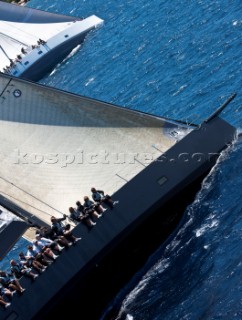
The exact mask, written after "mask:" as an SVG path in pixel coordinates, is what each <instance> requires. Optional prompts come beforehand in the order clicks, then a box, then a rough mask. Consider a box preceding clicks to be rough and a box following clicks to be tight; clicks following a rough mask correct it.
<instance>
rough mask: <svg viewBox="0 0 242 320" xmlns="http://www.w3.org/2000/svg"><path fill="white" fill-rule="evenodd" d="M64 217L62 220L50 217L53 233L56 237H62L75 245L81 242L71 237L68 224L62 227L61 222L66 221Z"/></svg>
mask: <svg viewBox="0 0 242 320" xmlns="http://www.w3.org/2000/svg"><path fill="white" fill-rule="evenodd" d="M66 217H67V216H66V215H65V214H64V216H63V218H58V219H57V218H56V217H54V216H52V217H51V223H52V226H51V229H52V230H53V231H54V232H55V234H56V235H57V236H64V237H65V238H66V240H67V241H69V242H71V243H76V242H77V241H79V240H81V238H77V237H75V236H74V235H73V233H72V231H71V228H70V227H71V226H70V225H69V224H67V225H65V226H64V225H63V224H62V221H64V220H66Z"/></svg>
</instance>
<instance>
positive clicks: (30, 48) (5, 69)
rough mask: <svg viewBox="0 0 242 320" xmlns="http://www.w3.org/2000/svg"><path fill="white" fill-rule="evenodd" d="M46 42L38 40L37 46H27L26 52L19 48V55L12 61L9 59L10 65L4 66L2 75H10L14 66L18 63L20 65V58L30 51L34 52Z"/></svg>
mask: <svg viewBox="0 0 242 320" xmlns="http://www.w3.org/2000/svg"><path fill="white" fill-rule="evenodd" d="M46 43H47V42H46V41H45V40H42V39H39V40H38V41H37V45H35V44H33V45H32V46H29V47H28V48H27V50H26V49H25V48H24V47H22V48H21V53H20V54H18V55H17V56H16V58H15V59H14V60H13V59H9V61H10V65H9V66H6V67H5V68H3V71H4V73H10V72H11V71H12V69H13V68H14V67H15V66H16V64H17V63H18V62H19V63H21V61H22V58H23V57H24V56H25V55H26V54H27V53H28V52H30V51H32V50H34V49H35V48H38V47H39V46H40V45H45V44H46Z"/></svg>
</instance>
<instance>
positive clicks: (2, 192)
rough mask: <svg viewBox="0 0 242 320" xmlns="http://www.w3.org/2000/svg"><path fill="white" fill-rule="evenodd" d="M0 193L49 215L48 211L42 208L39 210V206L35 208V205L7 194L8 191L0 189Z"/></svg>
mask: <svg viewBox="0 0 242 320" xmlns="http://www.w3.org/2000/svg"><path fill="white" fill-rule="evenodd" d="M0 194H5V195H6V196H8V197H10V198H12V199H14V200H16V201H18V202H21V203H24V204H25V205H27V206H29V207H31V208H33V209H36V210H38V211H40V212H42V213H44V214H47V215H48V216H51V214H50V213H48V212H45V211H43V210H41V209H39V208H36V207H34V206H32V205H31V204H28V203H27V202H25V201H22V200H19V199H17V198H15V197H14V196H11V195H10V194H8V193H6V192H4V191H0Z"/></svg>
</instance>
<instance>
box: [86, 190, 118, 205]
mask: <svg viewBox="0 0 242 320" xmlns="http://www.w3.org/2000/svg"><path fill="white" fill-rule="evenodd" d="M91 192H92V199H93V201H95V202H97V203H99V204H100V205H101V204H102V203H105V204H106V205H107V206H108V207H109V208H110V209H113V207H114V204H113V200H112V198H111V197H110V196H109V195H108V194H106V195H105V194H104V191H103V190H96V188H91Z"/></svg>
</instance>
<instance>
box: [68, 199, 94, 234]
mask: <svg viewBox="0 0 242 320" xmlns="http://www.w3.org/2000/svg"><path fill="white" fill-rule="evenodd" d="M76 205H77V207H76V209H74V208H72V207H70V208H69V211H70V213H71V214H70V217H72V219H73V220H76V221H79V222H82V223H83V224H85V225H86V226H87V227H88V228H92V227H93V226H95V225H96V222H93V221H92V219H91V217H90V216H89V214H88V213H85V212H84V209H85V208H84V206H83V205H82V204H81V202H80V201H77V202H76Z"/></svg>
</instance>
